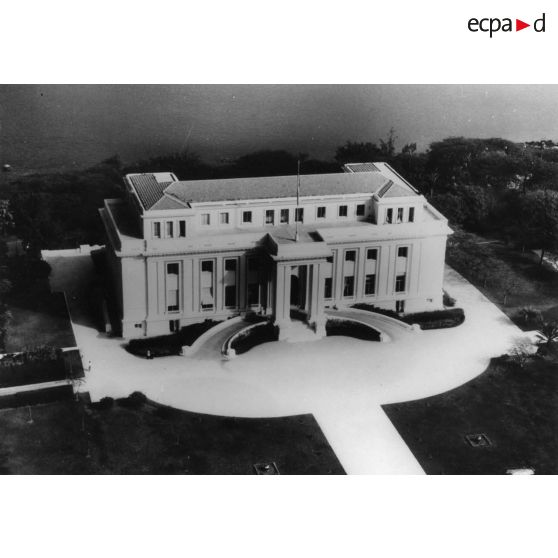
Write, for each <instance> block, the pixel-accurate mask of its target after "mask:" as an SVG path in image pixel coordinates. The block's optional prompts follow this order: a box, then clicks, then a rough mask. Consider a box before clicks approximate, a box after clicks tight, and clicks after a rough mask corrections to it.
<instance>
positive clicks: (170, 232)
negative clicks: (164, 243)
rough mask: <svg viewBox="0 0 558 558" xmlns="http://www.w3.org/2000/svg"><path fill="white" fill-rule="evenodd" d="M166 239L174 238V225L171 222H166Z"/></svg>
mask: <svg viewBox="0 0 558 558" xmlns="http://www.w3.org/2000/svg"><path fill="white" fill-rule="evenodd" d="M166 234H167V238H172V237H173V236H174V223H173V222H172V221H167V231H166Z"/></svg>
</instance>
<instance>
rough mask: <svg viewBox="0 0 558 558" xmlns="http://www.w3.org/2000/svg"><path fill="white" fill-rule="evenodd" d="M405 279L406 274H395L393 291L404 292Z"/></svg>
mask: <svg viewBox="0 0 558 558" xmlns="http://www.w3.org/2000/svg"><path fill="white" fill-rule="evenodd" d="M405 279H406V275H405V274H404V273H402V274H401V275H397V276H396V278H395V292H396V293H404V292H405V282H406V281H405Z"/></svg>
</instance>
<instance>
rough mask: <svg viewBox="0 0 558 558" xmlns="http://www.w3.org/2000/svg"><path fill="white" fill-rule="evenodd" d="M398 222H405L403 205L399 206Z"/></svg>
mask: <svg viewBox="0 0 558 558" xmlns="http://www.w3.org/2000/svg"><path fill="white" fill-rule="evenodd" d="M397 222H398V223H403V208H402V207H398V208H397Z"/></svg>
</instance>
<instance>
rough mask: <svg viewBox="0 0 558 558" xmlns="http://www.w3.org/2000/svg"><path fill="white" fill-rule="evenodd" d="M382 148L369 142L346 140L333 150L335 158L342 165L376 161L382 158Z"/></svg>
mask: <svg viewBox="0 0 558 558" xmlns="http://www.w3.org/2000/svg"><path fill="white" fill-rule="evenodd" d="M383 155H384V154H383V152H382V150H381V149H380V148H379V147H378V146H377V145H376V144H375V143H370V142H366V143H363V142H356V141H355V142H353V141H347V143H345V145H342V146H340V147H338V148H337V149H336V151H335V160H336V161H337V162H338V163H339V164H341V165H344V164H345V163H364V162H369V161H378V160H379V159H382V158H383Z"/></svg>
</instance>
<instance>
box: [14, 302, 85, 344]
mask: <svg viewBox="0 0 558 558" xmlns="http://www.w3.org/2000/svg"><path fill="white" fill-rule="evenodd" d="M8 306H9V309H10V311H11V313H12V316H13V319H12V320H11V321H10V324H9V326H8V332H7V335H6V352H8V353H12V352H18V351H25V350H27V349H30V348H32V347H37V346H40V345H48V346H50V347H60V348H63V347H75V346H76V340H75V338H74V334H73V331H72V324H71V322H70V317H69V315H68V311H67V309H66V303H65V301H64V295H63V294H62V293H53V294H44V295H40V296H38V295H37V296H26V297H25V296H23V295H19V296H17V297H15V296H14V297H11V298H10V300H9V303H8Z"/></svg>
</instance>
